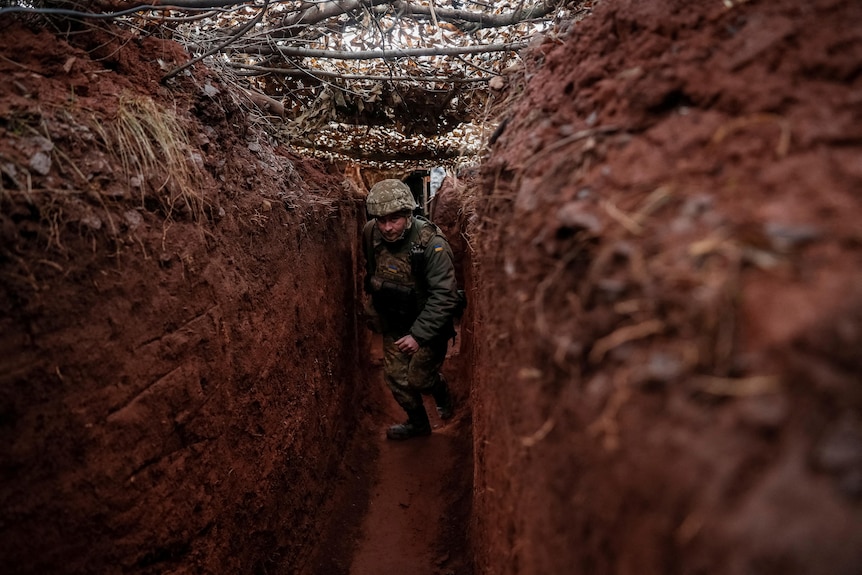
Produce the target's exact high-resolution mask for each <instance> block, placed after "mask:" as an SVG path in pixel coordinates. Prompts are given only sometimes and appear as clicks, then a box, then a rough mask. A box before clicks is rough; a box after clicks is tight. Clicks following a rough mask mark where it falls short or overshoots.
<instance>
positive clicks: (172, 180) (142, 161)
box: [93, 97, 207, 219]
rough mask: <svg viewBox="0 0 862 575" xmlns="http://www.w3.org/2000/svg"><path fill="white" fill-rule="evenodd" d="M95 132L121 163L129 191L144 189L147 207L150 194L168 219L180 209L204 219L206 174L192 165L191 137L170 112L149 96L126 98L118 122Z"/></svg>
mask: <svg viewBox="0 0 862 575" xmlns="http://www.w3.org/2000/svg"><path fill="white" fill-rule="evenodd" d="M93 129H94V131H95V132H96V133H97V134H98V135H99V137H100V138H101V140H102V142H103V143H104V145H105V148H106V151H107V152H108V153H109V154H111V155H113V156H114V157H115V158H116V159H117V160H118V162H119V163H120V165H122V167H123V171H124V172H125V174H126V178H127V182H128V185H129V187H130V188H134V187H138V186H139V187H140V190H141V191H140V194H141V203H142V204H144V202H145V199H146V195H147V193H148V191H150V192H151V193H153V194H155V196H156V197H157V198H158V200H159V203H160V205H161V206H162V209H163V210H164V212H165V214H166V216H167V217H168V218H170V217H172V216H173V215H174V214H175V213H176V212H177V211H178V210H179V209H181V208H182V209H185V210H186V211H187V212H188V213H189V214H190V216H191V217H192V219H199V218H200V217H201V216H202V214H203V210H204V207H205V206H206V203H207V202H206V198H205V197H204V195H203V193H202V191H201V186H200V184H201V180H202V178H201V173H200V170H198V169H197V167H196V166H195V165H194V163H193V162H192V158H191V155H190V152H191V149H192V147H191V145H190V144H189V138H188V135H187V133H186V131H185V129H184V128H183V126H182V124H181V123H180V121H179V120H178V119H177V117H176V116H175V115H174V114H173V113H171V111H170V110H166V109H164V108H160V107H159V106H158V105H157V104H156V103H155V102H153V101H152V100H150V99H148V98H129V97H124V98H121V99H120V104H119V108H118V110H117V117H116V121H115V122H114V123H113V124H112V125H111V126H105V125H104V124H101V123H100V122H98V121H94V123H93ZM152 182H155V184H153V183H152ZM148 188H151V189H150V190H148Z"/></svg>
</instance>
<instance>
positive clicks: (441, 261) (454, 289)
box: [410, 236, 458, 345]
mask: <svg viewBox="0 0 862 575" xmlns="http://www.w3.org/2000/svg"><path fill="white" fill-rule="evenodd" d="M425 285H426V286H427V290H428V299H427V301H426V302H425V306H424V307H423V308H422V311H421V312H420V313H419V317H417V318H416V321H414V322H413V326H412V327H411V328H410V334H411V335H412V336H413V337H414V338H415V339H416V341H417V342H419V343H420V344H422V345H424V344H426V343H428V342H429V341H431V340H432V339H434V338H436V337H440V336H445V337H448V336H449V335H450V333H449V330H451V329H452V318H453V315H454V313H455V310H456V309H457V307H458V283H457V281H456V280H455V263H454V257H453V256H452V248H450V247H449V243H448V242H447V241H446V240H445V238H443V237H442V236H435V237H434V238H433V239H432V240H431V241H430V242H428V246H427V247H426V248H425Z"/></svg>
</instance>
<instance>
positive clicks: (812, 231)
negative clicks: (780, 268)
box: [763, 222, 821, 252]
mask: <svg viewBox="0 0 862 575" xmlns="http://www.w3.org/2000/svg"><path fill="white" fill-rule="evenodd" d="M763 231H764V233H765V234H766V236H767V237H768V238H769V241H770V243H771V244H772V249H774V250H775V251H777V252H788V251H791V250H792V249H793V248H796V247H800V246H802V245H803V244H806V243H810V242H813V241H814V240H816V239H818V238H819V237H820V236H821V233H820V230H818V229H817V228H815V227H813V226H806V225H794V224H785V223H781V222H766V223H765V224H764V226H763Z"/></svg>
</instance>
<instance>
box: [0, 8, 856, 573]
mask: <svg viewBox="0 0 862 575" xmlns="http://www.w3.org/2000/svg"><path fill="white" fill-rule="evenodd" d="M594 4H595V9H594V11H593V13H592V14H591V15H590V16H589V17H588V18H586V19H585V20H583V21H582V22H580V23H578V24H574V25H572V26H570V27H568V28H566V29H560V30H556V31H555V33H554V34H552V35H549V36H548V37H547V38H546V39H545V41H543V42H537V43H536V44H535V45H534V46H533V47H532V48H531V49H530V50H528V51H527V52H525V53H524V54H523V55H522V56H523V59H522V61H523V65H522V66H521V67H520V68H519V69H516V70H513V71H512V73H511V74H510V75H509V76H508V77H507V78H506V84H507V87H506V89H505V90H503V91H501V92H500V93H499V94H498V96H497V99H496V101H495V106H496V109H497V110H498V111H499V113H500V114H501V118H502V119H503V125H502V127H501V128H500V129H499V130H497V132H496V133H495V134H494V136H493V138H492V141H491V142H490V143H489V150H488V154H487V156H486V157H485V158H484V160H483V163H482V165H481V167H480V168H479V170H478V172H477V173H463V174H461V175H460V177H459V178H454V177H451V178H449V179H447V186H446V188H445V190H446V191H445V192H444V195H443V196H441V197H442V198H444V199H445V201H441V202H440V203H439V204H438V206H436V207H435V213H436V215H437V217H438V218H439V220H440V223H441V224H442V225H443V227H444V228H445V229H446V231H447V233H448V235H449V236H450V238H451V239H452V242H453V245H454V246H455V247H456V251H457V253H458V254H459V264H460V269H459V272H460V275H461V277H462V278H463V279H464V282H465V284H466V285H467V286H468V287H469V288H470V302H471V303H470V307H469V308H468V311H467V314H466V316H465V318H464V319H463V321H462V325H461V330H460V331H461V334H460V337H459V342H458V345H457V347H456V348H453V350H452V356H451V357H450V361H449V363H448V364H447V366H446V370H447V374H448V375H449V377H450V380H451V381H452V383H453V387H454V389H455V393H456V396H457V398H458V400H459V404H460V409H459V415H458V417H457V418H456V420H455V421H454V422H451V423H449V424H447V425H445V426H444V425H442V424H440V422H437V425H438V428H437V429H436V430H435V434H434V435H432V437H431V438H429V440H428V441H424V440H421V441H419V442H416V443H409V444H406V445H402V444H398V445H393V444H391V443H387V442H385V441H383V440H382V435H381V430H382V426H383V425H386V424H388V423H390V422H391V421H392V420H393V419H397V418H398V416H399V414H398V413H397V410H395V411H393V406H392V404H391V400H390V398H388V397H387V395H386V393H385V391H384V390H383V389H382V384H381V382H380V377H379V365H378V363H377V362H376V361H375V357H376V356H375V353H376V352H375V347H374V341H373V339H372V338H371V337H370V336H369V334H368V333H367V332H366V331H365V330H364V328H363V326H362V325H361V324H360V322H359V321H358V314H357V310H358V309H359V303H360V298H361V294H360V288H361V283H360V282H359V280H358V278H357V276H356V274H355V272H356V270H357V269H360V268H359V266H360V264H361V262H360V261H359V255H358V253H357V248H358V241H357V240H358V230H359V226H361V223H362V221H363V219H364V216H363V211H362V195H363V190H362V189H358V188H357V187H356V186H355V185H351V184H350V183H346V180H347V178H345V174H344V167H343V166H331V165H324V164H321V163H318V162H316V161H312V160H308V159H303V158H297V157H294V156H292V155H290V154H289V153H288V152H287V151H286V150H285V149H283V148H279V147H278V146H274V145H273V143H272V142H270V141H269V139H268V138H267V137H266V135H265V133H264V132H263V130H261V129H260V128H259V127H258V126H256V125H255V124H254V122H253V119H254V115H253V113H251V112H250V110H249V109H248V108H247V104H246V103H245V102H244V101H243V100H242V99H241V98H240V97H239V96H237V95H234V94H233V93H232V92H231V91H230V90H229V89H227V88H226V87H225V86H224V85H222V84H221V83H220V82H219V81H218V79H217V78H215V77H214V76H212V75H211V74H208V73H207V72H206V70H204V69H202V68H198V69H197V70H196V71H195V73H194V74H188V75H181V76H179V77H178V79H176V80H174V81H173V82H172V83H169V84H168V85H165V86H162V85H160V84H159V83H158V79H159V78H160V77H161V75H162V74H163V73H164V70H165V67H166V66H167V67H170V66H173V65H176V64H177V63H181V62H183V61H185V59H187V57H188V56H187V55H186V54H185V53H184V52H183V51H182V50H181V49H179V47H178V46H177V45H175V44H173V43H171V42H169V41H161V40H157V39H154V38H145V37H140V36H137V35H134V34H129V33H128V32H124V31H121V30H118V29H116V28H113V27H110V26H102V25H99V26H90V25H87V26H84V27H80V28H76V29H74V30H71V32H73V33H72V34H66V33H65V32H68V30H64V31H63V32H64V33H58V31H57V30H54V29H51V28H46V27H44V26H42V25H41V24H40V25H39V26H27V25H24V24H22V23H20V22H17V21H15V20H12V19H6V20H3V21H0V55H2V58H0V73H2V75H3V77H4V79H5V81H4V82H0V168H2V190H0V207H2V210H0V224H2V225H0V242H1V243H0V445H2V448H0V509H2V512H0V560H2V562H3V564H4V566H7V567H6V568H7V570H8V572H11V573H16V574H17V573H21V574H23V573H28V574H30V573H32V574H35V573H142V574H144V573H176V574H180V573H253V574H257V573H290V574H293V573H299V574H301V575H310V574H312V573H315V574H317V573H319V574H330V573H333V574H335V573H353V575H364V574H365V573H374V572H375V571H374V569H375V568H378V569H381V571H380V572H387V573H389V572H391V573H400V572H406V571H407V570H409V572H411V573H418V574H425V573H428V574H429V575H432V574H433V575H443V574H447V575H448V574H450V573H457V574H458V575H461V574H468V573H483V574H484V573H487V574H503V573H506V574H515V573H518V574H548V573H554V574H556V573H597V574H598V573H637V574H649V573H656V574H670V573H729V574H743V573H781V574H783V575H784V574H796V573H798V574H803V573H804V574H809V573H812V574H821V573H822V574H830V575H832V574H856V573H859V572H860V569H862V501H860V497H862V392H860V387H859V383H860V379H862V377H860V374H862V363H860V362H862V360H860V358H862V354H860V353H859V351H858V350H859V349H862V342H860V340H862V288H860V286H862V277H860V276H862V272H860V269H862V267H860V263H862V262H860V248H862V226H860V224H859V221H860V219H862V206H860V200H859V190H860V189H862V25H860V23H862V6H860V5H859V3H858V2H854V1H852V0H819V1H815V2H810V3H804V4H803V3H799V2H795V1H792V0H776V1H773V2H767V1H749V2H713V3H690V2H683V1H681V0H661V1H656V2H649V3H643V2H636V1H634V0H616V1H611V0H605V1H603V2H600V3H598V2H597V3H594ZM134 126H139V127H140V126H143V128H141V129H140V130H137V131H136V130H135V129H133V127H134ZM142 134H143V135H144V136H143V137H141V135H142ZM145 142H156V143H157V144H158V145H156V146H153V147H150V148H148V147H147V146H146V145H144V143H145ZM135 146H137V147H135ZM123 150H126V151H128V150H135V153H134V158H138V161H135V160H134V159H133V156H132V155H130V154H129V153H124V152H123ZM142 158H150V161H143V160H142ZM354 181H355V180H354ZM471 446H472V449H471ZM411 456H415V457H411ZM417 462H418V463H417ZM422 463H426V464H428V465H431V466H433V468H434V472H433V473H430V472H426V471H423V469H422V465H421V464H422ZM387 506H389V507H387ZM381 509H382V511H381ZM387 509H392V510H393V511H391V512H388V511H387ZM393 524H394V525H396V526H397V525H402V526H404V527H402V528H397V527H396V528H395V529H394V530H393ZM410 525H414V526H416V527H417V529H414V530H412V531H411V532H412V533H413V536H412V537H410V536H408V537H403V538H402V536H403V535H404V534H405V533H407V532H408V531H409V526H410ZM387 530H388V531H387ZM410 558H413V568H412V569H411V568H410V567H411V565H410Z"/></svg>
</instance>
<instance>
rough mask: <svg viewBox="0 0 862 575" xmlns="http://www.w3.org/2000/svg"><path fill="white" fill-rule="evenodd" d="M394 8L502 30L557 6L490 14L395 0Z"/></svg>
mask: <svg viewBox="0 0 862 575" xmlns="http://www.w3.org/2000/svg"><path fill="white" fill-rule="evenodd" d="M392 7H393V8H395V9H396V10H397V11H398V12H399V13H400V14H402V15H404V16H417V15H421V16H428V17H431V18H434V17H435V16H436V19H437V20H443V21H447V22H474V23H476V24H477V26H475V28H476V29H478V28H502V27H504V26H512V25H513V24H517V23H519V22H523V21H525V20H533V19H535V18H542V17H544V16H547V15H548V14H550V13H551V12H553V10H554V8H555V5H554V4H552V3H545V2H542V3H539V4H536V5H535V6H530V7H528V8H523V9H520V10H515V11H514V12H509V13H506V14H489V13H487V12H472V11H470V10H452V9H448V8H437V7H433V8H432V7H431V6H419V5H416V4H411V3H409V2H404V1H403V0H394V2H393V3H392Z"/></svg>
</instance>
